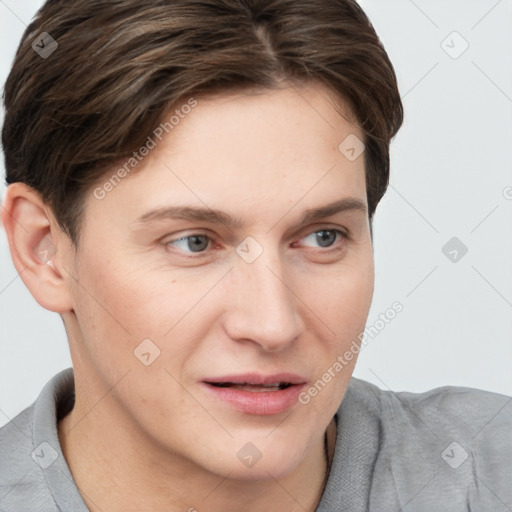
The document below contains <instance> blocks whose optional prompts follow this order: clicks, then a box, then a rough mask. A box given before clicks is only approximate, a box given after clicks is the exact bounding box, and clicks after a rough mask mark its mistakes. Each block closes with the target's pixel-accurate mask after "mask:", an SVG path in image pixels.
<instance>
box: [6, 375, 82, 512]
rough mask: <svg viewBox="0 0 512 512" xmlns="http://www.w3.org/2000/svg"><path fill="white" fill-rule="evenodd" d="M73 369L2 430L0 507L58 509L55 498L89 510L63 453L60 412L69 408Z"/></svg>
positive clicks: (58, 377) (11, 511)
mask: <svg viewBox="0 0 512 512" xmlns="http://www.w3.org/2000/svg"><path fill="white" fill-rule="evenodd" d="M73 389H74V388H73V372H72V369H71V368H69V369H67V370H64V371H62V372H60V373H58V374H57V375H55V376H54V377H53V378H52V379H51V380H50V381H49V382H48V383H47V384H46V386H45V387H44V388H43V390H42V391H41V393H40V394H39V396H38V398H37V400H36V401H35V402H34V403H33V404H32V405H30V406H29V407H27V408H26V409H25V410H23V411H22V412H21V413H20V414H18V415H17V416H16V417H15V418H13V419H12V420H11V421H9V423H7V424H6V425H4V426H3V427H2V428H1V429H0V511H1V512H18V511H19V510H24V511H27V512H32V511H36V510H37V511H38V512H39V511H41V512H57V511H58V510H59V506H58V505H57V503H56V498H58V499H59V500H60V501H61V502H64V503H66V504H71V506H70V507H68V508H67V509H69V510H85V509H84V508H83V507H82V508H81V503H80V499H79V495H78V491H76V488H75V487H74V486H73V485H72V484H71V483H70V482H71V481H72V477H71V474H70V472H69V468H68V466H67V463H66V461H65V459H64V456H63V455H62V450H61V446H60V443H59V438H58V430H57V422H58V417H59V415H60V414H62V413H63V412H64V411H65V410H66V409H67V408H69V407H70V405H71V401H72V400H73V399H74V395H73Z"/></svg>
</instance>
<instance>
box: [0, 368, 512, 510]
mask: <svg viewBox="0 0 512 512" xmlns="http://www.w3.org/2000/svg"><path fill="white" fill-rule="evenodd" d="M73 402H74V381H73V370H72V369H71V368H68V369H67V370H64V371H62V372H60V373H59V374H57V375H56V376H55V377H53V379H51V380H50V381H49V382H48V384H47V385H46V386H45V387H44V389H43V390H42V392H41V394H40V395H39V397H38V398H37V400H36V401H35V402H34V404H32V405H31V406H30V407H28V408H27V409H25V410H24V411H23V412H21V413H20V414H19V415H18V416H16V417H15V418H14V419H13V420H12V421H10V422H9V423H8V424H7V425H5V426H4V427H2V428H1V429H0V512H20V511H23V512H36V511H37V512H56V511H76V512H87V511H88V509H87V507H86V505H85V503H84V502H83V500H82V498H81V496H80V493H79V492H78V489H77V487H76V485H75V483H74V481H73V478H72V476H71V472H70V470H69V467H68V465H67V463H66V460H65V459H64V457H63V454H62V451H61V447H60V444H59V438H58V434H57V421H58V420H59V419H60V418H61V417H63V416H64V415H65V414H67V412H69V410H70V409H71V408H72V407H73ZM336 416H337V420H338V421H337V439H336V448H335V453H334V460H333V462H332V466H331V472H330V474H329V479H328V481H327V486H326V489H325V492H324V495H323V497H322V500H321V503H320V505H319V507H318V509H317V512H338V511H339V512H341V511H343V512H365V511H368V510H370V511H376V512H388V511H393V512H395V511H396V512H398V511H403V512H434V511H435V512H444V511H446V512H459V511H464V512H484V511H489V512H507V511H508V512H511V511H512V398H510V397H507V396H504V395H499V394H496V393H490V392H486V391H479V390H476V389H469V388H462V387H442V388H437V389H434V390H431V391H428V392H426V393H407V392H393V391H384V390H381V389H379V388H378V387H376V386H374V385H373V384H370V383H368V382H365V381H362V380H359V379H356V378H352V380H351V381H350V385H349V388H348V390H347V392H346V394H345V397H344V399H343V402H342V404H341V406H340V408H339V410H338V412H337V414H336Z"/></svg>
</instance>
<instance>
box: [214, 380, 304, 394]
mask: <svg viewBox="0 0 512 512" xmlns="http://www.w3.org/2000/svg"><path fill="white" fill-rule="evenodd" d="M206 384H210V386H214V387H216V388H231V389H239V390H240V391H248V392H251V393H261V392H268V391H281V390H283V389H287V388H289V387H290V386H293V385H294V384H291V383H289V382H276V383H273V384H260V385H256V384H250V383H249V382H243V383H241V384H235V383H234V382H207V383H206Z"/></svg>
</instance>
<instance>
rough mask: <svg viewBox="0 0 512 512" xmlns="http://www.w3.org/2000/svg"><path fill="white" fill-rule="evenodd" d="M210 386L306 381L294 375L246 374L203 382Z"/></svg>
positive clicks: (208, 379)
mask: <svg viewBox="0 0 512 512" xmlns="http://www.w3.org/2000/svg"><path fill="white" fill-rule="evenodd" d="M203 382H206V383H208V384H219V383H230V384H250V385H253V386H261V385H264V384H279V383H280V382H284V383H286V384H304V383H305V382H306V379H305V378H304V377H301V376H300V375H297V374H294V373H276V374H274V375H263V374H261V373H244V374H241V375H223V376H221V377H209V378H206V379H204V380H203Z"/></svg>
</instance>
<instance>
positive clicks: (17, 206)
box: [2, 0, 403, 478]
mask: <svg viewBox="0 0 512 512" xmlns="http://www.w3.org/2000/svg"><path fill="white" fill-rule="evenodd" d="M42 32H46V33H48V34H49V35H50V36H51V38H53V40H55V41H56V45H55V44H54V43H52V45H53V49H54V51H53V52H51V53H49V52H48V53H49V54H48V55H46V56H45V58H43V57H42V56H41V55H40V54H38V53H37V51H35V50H34V48H33V46H32V45H33V43H34V42H37V41H39V40H40V39H41V38H43V43H44V45H46V47H47V48H48V47H51V45H49V42H51V40H50V39H48V38H47V36H41V35H40V34H41V33H42ZM45 38H46V39H45ZM57 45H58V46H57ZM4 98H5V107H6V116H5V122H4V127H3V131H2V142H3V148H4V153H5V163H6V170H7V183H8V184H9V187H8V190H7V194H6V199H5V201H4V208H5V209H4V212H3V223H4V226H5V228H6V231H7V235H8V239H9V243H10V247H11V253H12V256H13V261H14V263H15V265H16V267H17V269H18V271H19V272H20V273H21V271H22V270H23V269H24V270H23V272H22V273H21V277H22V279H23V280H24V282H25V284H26V285H27V287H28V288H29V289H30V291H31V293H32V295H33V296H34V298H35V299H36V300H37V301H38V302H39V303H40V304H41V305H42V306H43V307H45V308H47V309H48V310H50V311H54V312H57V313H59V314H61V316H62V318H63V320H64V324H65V328H66V332H67V336H68V340H69V343H70V349H71V356H72V359H73V366H74V369H75V382H76V386H77V404H78V403H79V401H80V400H82V403H83V404H84V407H85V404H87V397H88V395H89V397H90V399H91V400H92V396H93V391H92V390H95V391H98V392H99V390H101V389H111V388H112V390H111V392H110V398H109V400H108V402H107V401H104V402H103V403H104V405H105V407H106V405H107V403H108V406H109V410H108V411H106V414H107V415H110V417H111V418H114V417H115V418H116V419H117V420H118V421H121V422H123V424H124V425H125V426H126V428H127V429H128V430H129V431H130V432H134V433H137V435H138V436H140V437H143V438H144V439H145V440H146V442H147V443H148V446H152V447H158V449H159V453H162V454H163V455H162V459H164V458H165V456H166V455H168V454H174V455H177V456H179V457H182V458H183V460H184V461H185V462H186V463H189V464H194V465H196V466H201V467H203V468H205V469H207V470H209V471H212V472H214V473H218V474H227V473H228V472H233V476H235V477H239V478H266V477H268V474H269V473H270V474H272V475H274V476H279V475H284V474H286V473H288V472H290V471H292V470H293V469H294V468H295V467H297V465H298V464H299V463H300V461H301V460H303V459H304V457H305V456H306V454H307V453H308V451H309V450H310V449H311V447H312V446H313V445H314V444H315V442H317V441H318V440H319V438H321V436H322V435H323V432H324V431H325V428H326V426H327V424H328V423H329V421H330V420H331V419H332V417H333V415H334V413H335V412H336V409H337V408H338V407H339V404H340V402H341V400H342V398H343V396H344V393H345V391H346V387H347V385H348V382H349V380H350V377H351V375H352V371H353V367H354V364H355V361H356V359H357V356H356V354H354V358H353V359H351V361H350V362H349V363H348V364H346V365H344V366H343V368H342V369H341V370H338V369H337V367H335V363H336V361H337V360H338V356H340V355H342V354H344V353H345V352H346V351H347V350H349V349H350V347H351V346H353V342H354V340H356V341H357V339H358V335H359V334H360V333H361V331H363V329H364V325H365V322H366V318H367V315H368V311H369V308H370V305H371V299H372V294H373V279H374V274H373V252H372V232H371V223H372V218H373V215H374V213H375V209H376V206H377V204H378V202H379V200H380V199H381V197H382V196H383V194H384V192H385V190H386V187H387V184H388V179H389V144H390V141H391V139H392V138H393V136H394V135H395V134H396V132H397V131H398V129H399V127H400V125H401V123H402V115H403V113H402V104H401V101H400V97H399V93H398V88H397V83H396V77H395V74H394V71H393V68H392V65H391V63H390V62H389V59H388V57H387V55H386V52H385V50H384V48H383V46H382V44H381V43H380V41H379V39H378V37H377V35H376V34H375V31H374V29H373V27H372V25H371V24H370V22H369V21H368V19H367V17H366V16H365V14H364V13H363V12H362V10H361V9H360V8H359V7H358V5H357V3H356V2H355V1H352V0H332V1H322V2H320V1H319V2H316V1H314V2H298V1H296V0H275V1H266V0H265V1H263V0H223V1H219V0H211V1H201V2H195V1H190V0H177V1H173V2H169V1H164V0H156V1H154V2H151V4H150V5H149V6H148V7H141V4H140V2H138V1H135V0H119V1H117V2H112V1H107V0H95V1H92V0H87V1H86V0H83V1H82V0H78V1H75V2H65V1H58V0H57V1H48V2H47V3H46V4H45V5H44V6H43V7H42V9H41V10H40V11H39V13H38V14H37V16H36V18H35V20H34V21H33V22H32V23H31V24H30V25H29V27H28V28H27V30H26V32H25V35H24V37H23V39H22V41H21V44H20V47H19V49H18V52H17V55H16V58H15V62H14V65H13V68H12V71H11V73H10V75H9V78H8V80H7V83H6V87H5V95H4ZM335 203H336V205H335ZM333 205H334V206H333ZM330 206H333V208H326V207H330ZM199 209H200V210H202V211H201V212H199V211H198V210H199ZM326 372H327V373H328V374H329V375H330V376H331V378H330V379H327V378H326V379H324V380H323V381H325V380H328V382H324V384H325V386H323V387H322V389H321V391H318V386H317V387H316V388H317V392H316V393H309V394H308V395H307V396H308V397H309V399H307V400H299V399H298V392H299V391H301V392H302V393H307V390H308V389H310V388H311V387H312V386H313V387H314V385H315V383H317V382H318V381H319V379H320V380H321V379H322V376H323V375H324V374H326ZM284 373H288V374H293V376H283V375H281V377H279V378H280V379H282V380H283V381H287V379H288V380H292V381H294V383H295V386H294V389H296V390H297V394H296V395H297V396H292V403H291V404H290V405H289V406H287V408H286V409H283V410H280V409H279V407H277V406H276V407H277V408H275V410H274V409H272V407H273V406H272V405H269V404H270V402H269V403H268V404H267V405H266V406H265V407H266V408H265V407H263V408H261V407H260V408H259V409H258V407H259V406H258V405H255V406H243V405H240V403H234V402H233V401H232V400H231V398H229V397H228V398H226V396H227V395H226V393H225V390H224V391H219V389H220V388H219V387H218V385H213V384H212V382H213V381H219V379H220V380H221V381H222V379H223V378H226V377H229V378H230V379H231V377H233V376H240V375H246V374H256V377H253V378H256V379H257V377H258V376H259V377H261V376H272V375H278V374H284ZM120 379H121V380H120ZM295 381H296V382H295ZM85 384H87V386H85ZM275 392H276V393H278V392H277V391H275ZM255 393H257V392H255ZM269 393H270V392H269ZM279 393H280V391H279ZM220 395H222V396H220ZM291 395H293V394H291ZM313 395H314V396H313ZM303 396H306V395H303ZM235 402H236V400H235ZM163 426H165V428H163ZM299 427H300V428H299ZM270 432H272V434H271V435H269V433H270ZM249 443H250V444H249ZM247 446H249V448H245V449H250V450H252V449H254V448H253V447H256V448H257V449H258V450H259V452H260V453H261V454H262V456H261V460H260V461H259V462H258V464H257V465H255V466H254V467H250V468H249V467H247V466H246V465H244V464H242V463H241V458H240V456H237V454H238V453H239V450H240V449H244V447H247ZM242 453H243V452H242ZM185 462H184V463H185Z"/></svg>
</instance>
